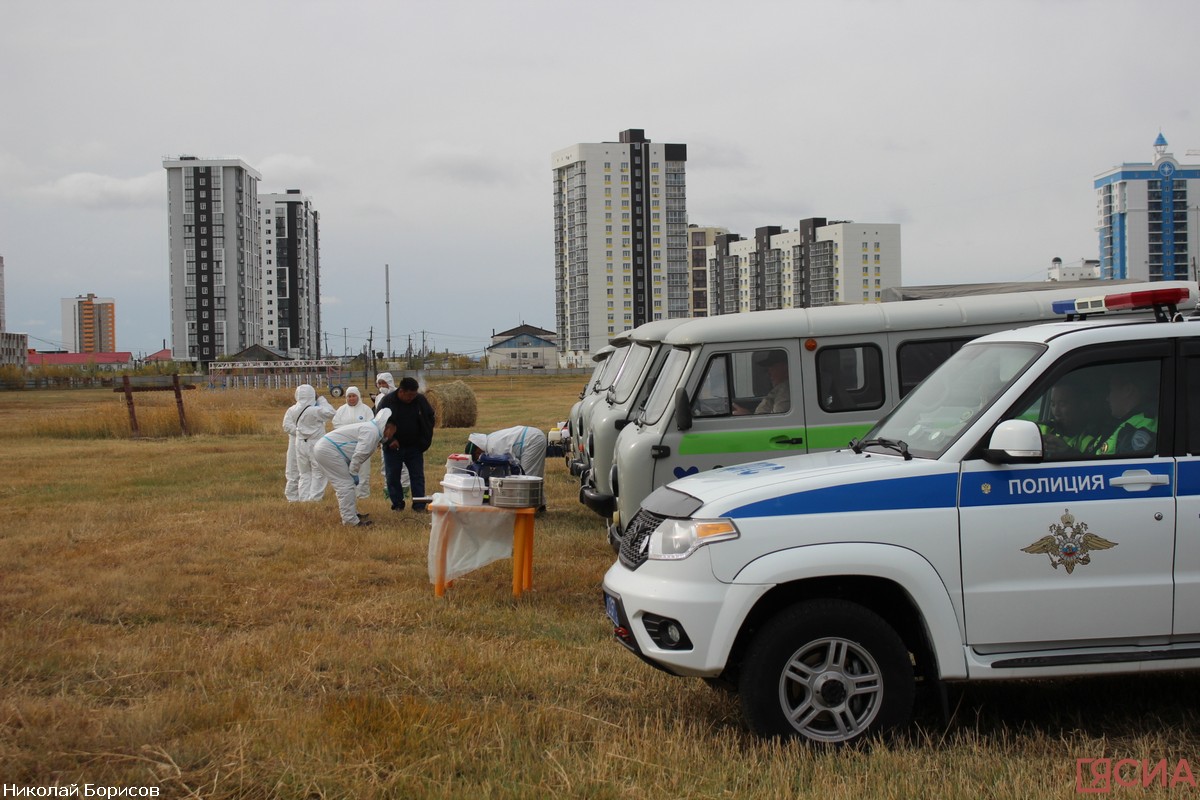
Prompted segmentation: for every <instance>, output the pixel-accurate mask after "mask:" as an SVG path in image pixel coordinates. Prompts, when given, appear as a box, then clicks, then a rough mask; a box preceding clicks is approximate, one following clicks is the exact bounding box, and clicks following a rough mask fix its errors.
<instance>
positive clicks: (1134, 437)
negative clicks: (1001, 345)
mask: <svg viewBox="0 0 1200 800" xmlns="http://www.w3.org/2000/svg"><path fill="white" fill-rule="evenodd" d="M1159 377H1160V362H1159V360H1158V359H1155V358H1138V359H1131V360H1128V361H1102V362H1099V363H1096V362H1092V363H1089V364H1085V365H1083V366H1081V367H1078V368H1076V369H1073V370H1071V371H1069V372H1066V373H1064V374H1061V375H1059V376H1058V377H1056V378H1054V379H1053V380H1052V381H1050V382H1049V384H1048V385H1042V386H1040V387H1038V388H1036V389H1035V391H1034V393H1033V395H1032V396H1031V397H1030V398H1029V399H1027V400H1025V401H1024V402H1019V403H1018V404H1017V406H1016V408H1015V409H1013V411H1012V412H1010V413H1009V414H1007V415H1005V416H1006V418H1008V419H1013V418H1018V419H1028V420H1032V421H1034V422H1036V423H1037V424H1038V428H1039V429H1040V430H1041V432H1042V453H1043V458H1044V459H1045V460H1046V461H1073V460H1077V459H1092V458H1131V457H1136V456H1144V455H1150V454H1152V453H1154V452H1156V450H1157V449H1158V448H1157V445H1158V421H1159V419H1160V418H1161V410H1160V408H1159V396H1158V387H1159Z"/></svg>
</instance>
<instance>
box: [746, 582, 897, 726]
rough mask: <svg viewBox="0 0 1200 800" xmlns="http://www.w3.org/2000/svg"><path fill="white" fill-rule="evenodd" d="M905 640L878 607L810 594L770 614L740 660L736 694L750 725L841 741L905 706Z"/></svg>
mask: <svg viewBox="0 0 1200 800" xmlns="http://www.w3.org/2000/svg"><path fill="white" fill-rule="evenodd" d="M914 693H915V687H914V683H913V669H912V662H911V661H910V660H909V655H908V648H907V647H905V645H904V642H903V640H901V638H900V637H899V635H897V634H896V632H895V631H894V630H893V629H892V627H891V626H890V625H888V624H887V622H885V621H884V620H883V618H882V617H880V616H879V615H878V614H875V613H874V612H873V611H870V610H868V609H866V608H864V607H863V606H860V605H858V604H856V603H850V602H847V601H844V600H812V601H807V602H804V603H799V604H797V605H794V606H792V607H790V608H788V609H786V610H784V611H783V612H781V613H780V614H779V615H778V616H776V617H774V618H773V619H771V620H770V621H769V622H768V623H767V624H766V625H764V626H763V628H762V630H760V631H759V632H758V634H757V635H756V636H755V637H754V640H753V642H751V644H750V647H749V649H748V650H747V651H746V657H745V659H744V661H743V662H742V670H741V679H740V681H739V694H740V695H741V700H742V712H743V714H744V715H745V717H746V721H747V722H748V723H749V725H750V728H751V729H752V730H753V731H755V732H756V733H758V734H761V735H764V736H799V737H802V738H804V739H808V740H810V741H813V742H827V743H832V744H846V743H849V742H853V741H856V740H858V739H862V738H864V737H867V736H871V735H875V734H878V733H883V732H885V731H888V730H891V729H893V728H895V727H897V726H899V725H903V724H904V723H906V722H907V721H908V720H909V718H910V716H911V714H912V705H913V695H914Z"/></svg>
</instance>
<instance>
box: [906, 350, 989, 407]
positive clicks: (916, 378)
mask: <svg viewBox="0 0 1200 800" xmlns="http://www.w3.org/2000/svg"><path fill="white" fill-rule="evenodd" d="M969 341H971V340H970V339H969V338H959V339H928V340H923V341H912V342H902V343H901V344H900V346H899V347H897V348H896V374H897V376H898V378H899V382H900V396H901V397H904V395H906V394H908V393H909V392H911V391H912V390H913V387H915V386H916V385H917V384H918V383H920V382H921V381H923V380H925V376H926V375H928V374H929V373H931V372H933V371H934V370H935V369H937V368H938V367H939V366H940V365H941V364H942V362H944V361H946V360H947V359H948V358H950V356H952V355H954V354H955V353H957V352H958V348H960V347H962V346H963V345H964V344H966V343H967V342H969Z"/></svg>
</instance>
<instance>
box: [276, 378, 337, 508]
mask: <svg viewBox="0 0 1200 800" xmlns="http://www.w3.org/2000/svg"><path fill="white" fill-rule="evenodd" d="M334 413H335V411H334V408H333V406H331V405H329V401H328V400H326V399H325V398H324V397H317V390H316V389H314V388H313V387H312V386H310V385H309V384H307V383H302V384H300V385H299V386H297V387H296V404H295V405H294V406H292V407H291V408H289V409H288V410H287V413H286V414H284V420H285V422H284V425H285V427H284V430H287V427H286V426H287V419H288V415H292V419H294V420H295V422H294V430H293V431H292V439H293V440H294V442H295V453H296V473H297V476H298V477H297V485H296V493H297V497H298V499H299V500H301V501H305V500H320V499H321V497H322V495H324V494H325V475H324V473H322V472H321V468H320V467H318V466H317V465H316V462H315V461H313V456H312V449H313V445H315V444H316V443H317V439H318V438H319V437H320V436H321V434H323V433H325V423H327V422H329V420H331V419H333V415H334Z"/></svg>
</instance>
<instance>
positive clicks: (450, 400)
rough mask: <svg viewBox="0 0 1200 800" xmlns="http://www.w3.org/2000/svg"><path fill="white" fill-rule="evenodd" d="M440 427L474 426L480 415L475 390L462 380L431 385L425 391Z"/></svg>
mask: <svg viewBox="0 0 1200 800" xmlns="http://www.w3.org/2000/svg"><path fill="white" fill-rule="evenodd" d="M425 397H426V399H428V400H429V404H430V405H431V406H433V411H434V413H435V414H437V424H438V427H439V428H473V427H475V419H476V417H477V416H478V411H479V408H478V405H477V403H476V402H475V391H474V390H473V389H472V388H471V387H470V386H467V384H465V383H463V382H462V381H454V382H452V383H443V384H440V385H438V386H432V387H430V389H429V391H428V392H426V393H425Z"/></svg>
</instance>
